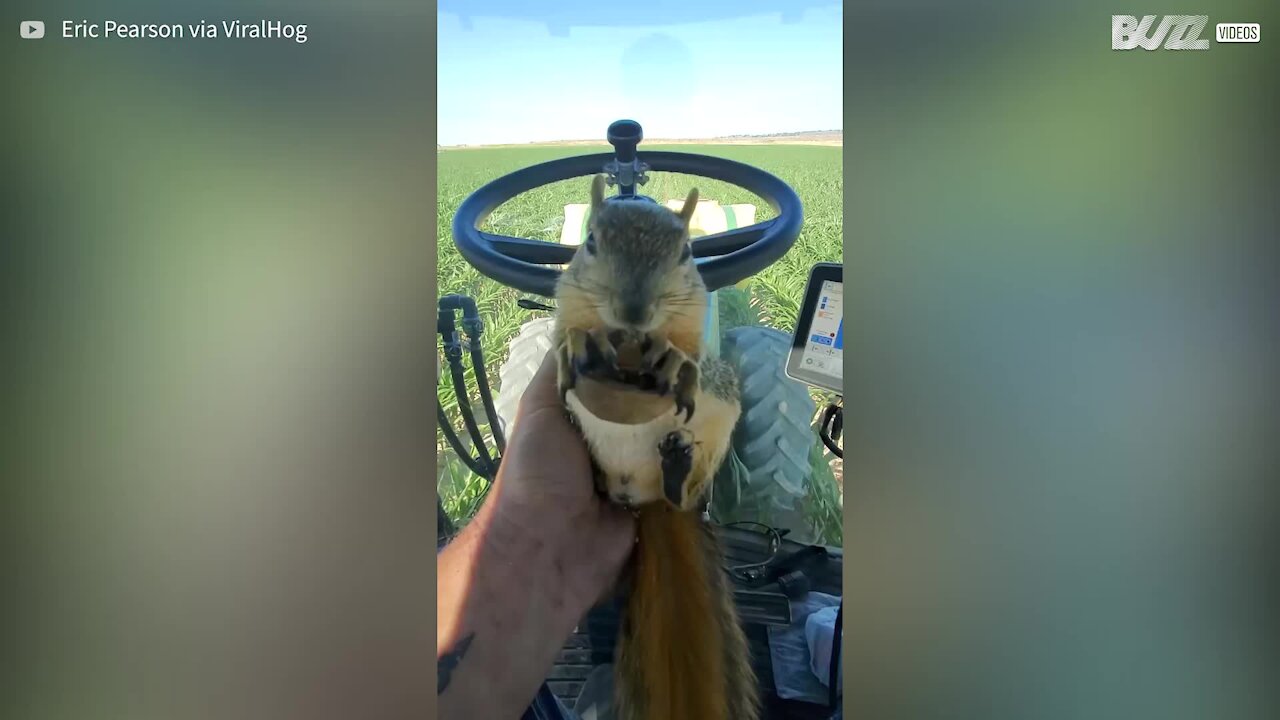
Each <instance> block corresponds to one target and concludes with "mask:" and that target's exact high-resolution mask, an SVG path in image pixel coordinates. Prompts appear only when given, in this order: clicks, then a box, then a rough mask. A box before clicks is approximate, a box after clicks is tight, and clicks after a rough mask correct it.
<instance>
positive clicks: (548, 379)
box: [517, 350, 562, 418]
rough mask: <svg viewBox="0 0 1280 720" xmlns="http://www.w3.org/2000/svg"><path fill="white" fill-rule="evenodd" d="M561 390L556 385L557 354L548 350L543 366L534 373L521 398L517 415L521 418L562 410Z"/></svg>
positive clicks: (543, 359)
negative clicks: (542, 411)
mask: <svg viewBox="0 0 1280 720" xmlns="http://www.w3.org/2000/svg"><path fill="white" fill-rule="evenodd" d="M561 408H562V405H561V403H560V389H559V387H557V384H556V354H555V351H554V350H548V351H547V354H546V355H545V356H544V357H543V358H542V365H540V366H538V371H537V372H536V373H534V375H533V379H532V380H530V381H529V386H528V387H527V388H525V391H524V395H523V396H522V397H521V398H520V409H519V410H518V411H517V415H518V416H519V417H521V418H523V417H525V416H527V415H530V414H532V413H534V412H538V411H540V410H547V409H553V410H560V409H561Z"/></svg>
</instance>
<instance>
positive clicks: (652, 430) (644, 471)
mask: <svg viewBox="0 0 1280 720" xmlns="http://www.w3.org/2000/svg"><path fill="white" fill-rule="evenodd" d="M699 401H700V403H699V406H698V408H697V409H695V411H694V414H693V419H692V420H691V421H689V423H688V424H686V423H685V421H684V418H685V416H684V413H683V412H682V413H680V414H679V415H677V414H676V413H675V408H674V406H673V407H672V408H671V409H670V410H667V411H665V412H660V413H658V415H657V416H656V417H654V418H653V419H652V420H648V421H647V422H640V423H618V422H611V421H608V420H602V419H601V418H600V417H599V416H597V415H596V414H594V413H592V412H591V411H590V410H588V409H587V407H586V406H585V405H584V404H583V402H582V400H581V399H580V398H579V397H578V395H577V392H576V391H575V390H569V391H568V393H566V395H565V404H566V405H567V406H568V408H569V411H570V412H571V413H573V415H574V417H575V418H577V420H578V426H579V427H580V428H581V430H582V435H583V437H584V438H585V439H586V441H587V444H588V445H589V446H590V447H591V454H592V456H593V457H594V458H595V460H596V463H597V465H599V467H600V469H601V470H602V471H603V472H604V474H605V481H606V483H605V484H606V489H607V490H608V492H609V494H610V495H612V496H614V497H615V498H616V497H617V496H618V495H619V494H623V493H625V494H626V495H628V496H630V499H631V502H633V503H634V504H636V505H640V504H644V503H648V502H653V501H656V500H659V499H661V498H663V497H664V493H663V487H662V459H661V457H660V456H659V454H658V444H659V443H660V442H662V439H663V438H665V437H666V436H667V435H668V434H669V433H671V432H672V431H673V430H678V429H680V428H685V429H687V430H688V431H689V432H691V433H692V434H693V439H694V441H695V442H697V441H698V439H699V438H700V437H703V436H705V435H707V434H709V433H716V432H717V431H720V432H721V433H722V432H723V431H721V430H720V429H719V427H718V426H719V425H722V424H723V423H722V422H721V423H717V422H716V421H715V420H713V419H712V418H714V417H715V416H716V414H717V413H715V412H713V411H712V410H713V408H711V407H708V405H720V404H722V403H723V401H721V400H718V399H716V398H713V397H710V396H708V395H707V394H706V393H702V394H701V395H700V397H699ZM716 409H717V410H718V409H719V408H716ZM720 415H721V416H722V417H723V415H724V413H723V412H722V413H720ZM707 440H709V441H710V442H711V443H712V444H715V445H718V444H720V443H719V442H718V441H717V439H714V438H707ZM624 480H625V482H624Z"/></svg>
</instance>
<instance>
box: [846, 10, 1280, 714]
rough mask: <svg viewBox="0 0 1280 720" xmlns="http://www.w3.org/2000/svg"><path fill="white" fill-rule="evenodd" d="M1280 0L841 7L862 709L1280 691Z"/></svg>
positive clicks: (852, 588)
mask: <svg viewBox="0 0 1280 720" xmlns="http://www.w3.org/2000/svg"><path fill="white" fill-rule="evenodd" d="M1276 9H1277V6H1276V4H1275V3H1271V2H1256V1H1254V2H1249V1H1245V2H1234V3H1227V2H1212V1H1206V2H1201V3H1191V4H1186V3H1181V4H1177V3H1174V4H1170V3H1154V2H1139V3H1136V4H1135V3H1110V4H1108V3H1101V2H1093V1H1089V2H1084V3H1057V4H1048V3H1009V2H1002V3H996V2H983V3H937V2H931V3H922V2H912V1H910V0H908V1H907V2H903V3H892V4H885V3H880V4H874V5H873V4H860V5H850V6H848V7H847V9H846V18H847V27H846V38H845V56H846V62H847V64H848V71H847V73H846V83H847V84H846V89H845V98H846V100H845V107H846V119H845V135H846V168H847V170H846V183H845V188H846V202H845V228H846V232H845V263H846V282H847V284H848V285H849V290H848V295H849V297H847V298H846V308H847V309H846V313H847V315H848V317H847V318H846V325H847V327H848V328H849V331H848V332H849V334H848V339H847V341H846V342H847V348H848V350H847V352H846V356H847V357H848V364H847V367H846V378H847V380H846V391H847V395H846V407H847V408H848V411H847V415H848V417H847V418H846V423H845V424H846V428H847V430H846V434H847V436H848V442H847V445H846V452H847V453H848V454H847V465H846V477H847V478H849V480H848V481H847V482H846V484H845V491H846V493H845V523H846V526H845V527H846V534H845V548H846V553H847V555H846V560H845V568H846V588H847V595H846V615H845V625H844V632H845V635H844V639H845V643H846V644H845V647H846V648H847V652H848V653H849V655H848V656H847V658H846V667H847V671H846V672H847V676H846V678H847V681H848V684H847V685H846V691H847V699H846V714H847V716H848V717H877V718H880V717H894V718H898V717H901V718H957V717H960V718H977V717H982V718H996V717H999V718H1037V719H1041V720H1056V719H1058V718H1090V719H1099V718H1164V719H1166V720H1168V719H1170V718H1210V717H1212V718H1262V717H1274V716H1275V713H1276V708H1277V705H1276V704H1275V703H1274V699H1275V697H1274V695H1273V694H1272V689H1273V687H1274V678H1275V675H1274V668H1275V667H1277V665H1275V664H1274V663H1275V660H1276V654H1275V651H1276V648H1275V646H1274V644H1273V643H1271V642H1270V640H1269V638H1271V637H1273V635H1271V634H1270V632H1271V630H1272V629H1273V627H1274V620H1275V615H1274V609H1275V608H1276V607H1278V606H1280V605H1278V604H1277V603H1276V599H1275V598H1274V596H1273V595H1270V594H1269V592H1267V590H1268V588H1269V586H1268V585H1267V584H1266V578H1267V577H1268V576H1269V575H1271V574H1272V573H1273V571H1272V570H1271V568H1273V567H1274V566H1275V555H1274V550H1272V549H1270V547H1269V545H1268V543H1267V542H1266V539H1267V538H1269V537H1271V532H1270V529H1271V528H1273V527H1274V526H1275V525H1274V523H1275V516H1274V513H1272V512H1271V511H1272V509H1273V508H1274V507H1275V505H1274V503H1272V502H1271V501H1272V500H1273V499H1274V491H1275V488H1276V483H1275V480H1276V479H1277V475H1276V468H1277V465H1276V464H1275V462H1274V459H1275V447H1274V445H1275V443H1274V441H1275V438H1276V437H1278V436H1280V432H1278V431H1280V423H1277V417H1276V414H1277V411H1276V405H1275V404H1274V402H1273V400H1272V398H1274V397H1275V396H1276V393H1275V392H1274V391H1275V390H1276V389H1277V376H1276V374H1277V368H1278V367H1280V362H1277V357H1278V356H1277V353H1276V349H1277V333H1278V332H1280V322H1277V310H1278V309H1280V303H1278V302H1277V278H1276V275H1275V269H1276V268H1277V267H1280V263H1276V259H1277V257H1276V256H1277V252H1276V251H1277V247H1276V243H1277V238H1278V237H1280V234H1278V233H1277V227H1276V217H1277V216H1276V212H1275V208H1276V197H1277V187H1278V186H1277V177H1276V164H1275V161H1276V157H1277V153H1276V149H1277V128H1280V114H1278V112H1277V111H1278V106H1277V95H1276V91H1277V88H1278V87H1280V82H1278V80H1280V77H1278V76H1277V72H1276V71H1277V69H1278V66H1277V59H1278V58H1277V53H1276V47H1277V45H1276V42H1275V40H1276V38H1275V33H1276V32H1277V30H1278V29H1280V26H1278V25H1277V24H1276V20H1277V19H1278V18H1277V13H1276ZM1121 13H1123V14H1135V15H1143V14H1147V13H1150V14H1159V15H1163V14H1173V13H1201V14H1208V15H1209V16H1210V20H1209V24H1208V26H1207V28H1206V35H1205V36H1206V37H1212V33H1213V30H1214V25H1215V24H1216V23H1218V22H1257V23H1260V24H1261V26H1262V42H1261V43H1259V44H1256V45H1219V44H1216V43H1215V44H1213V46H1212V47H1211V49H1210V50H1209V51H1206V52H1171V51H1165V50H1159V51H1153V52H1146V51H1141V50H1139V51H1128V52H1124V51H1119V52H1118V51H1113V50H1111V49H1110V40H1111V38H1110V27H1109V26H1110V16H1111V15H1112V14H1121ZM1268 668H1271V670H1268Z"/></svg>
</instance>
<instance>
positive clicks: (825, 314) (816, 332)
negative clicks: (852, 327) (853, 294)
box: [798, 280, 844, 386]
mask: <svg viewBox="0 0 1280 720" xmlns="http://www.w3.org/2000/svg"><path fill="white" fill-rule="evenodd" d="M843 296H844V284H843V283H838V282H833V281H831V280H823V281H822V288H821V289H820V290H819V294H818V300H817V305H815V306H814V309H813V321H812V322H810V323H809V328H808V337H807V338H806V340H805V344H804V350H803V352H802V353H801V356H800V367H799V368H798V369H800V370H803V371H805V372H808V373H816V374H819V375H825V376H827V377H829V378H832V379H833V380H835V381H836V385H837V386H838V385H840V384H841V382H842V381H843V380H844V312H843V300H844V297H843Z"/></svg>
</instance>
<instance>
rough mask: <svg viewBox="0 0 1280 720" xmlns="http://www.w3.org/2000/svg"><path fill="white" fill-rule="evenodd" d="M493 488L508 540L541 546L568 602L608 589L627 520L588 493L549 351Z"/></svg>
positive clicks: (584, 463)
mask: <svg viewBox="0 0 1280 720" xmlns="http://www.w3.org/2000/svg"><path fill="white" fill-rule="evenodd" d="M494 491H495V493H496V494H497V497H496V498H495V502H496V503H497V505H496V509H495V514H496V515H497V516H498V517H500V518H502V521H503V522H502V524H504V525H506V526H508V528H509V529H510V530H511V532H510V533H506V534H507V535H508V537H509V539H510V541H511V542H527V543H541V544H544V546H545V548H546V552H548V553H550V555H551V557H552V560H553V565H554V567H555V568H556V569H557V571H559V572H562V573H563V577H562V578H561V579H562V581H563V582H564V583H565V584H566V589H568V590H569V592H570V594H571V595H573V596H575V599H581V598H586V600H585V602H586V607H589V606H590V604H592V603H594V602H595V601H596V600H597V599H599V598H601V597H602V596H603V595H604V594H605V593H606V592H607V591H608V590H610V589H611V588H612V587H613V585H614V583H615V581H616V580H617V578H618V575H619V573H620V572H621V570H622V567H623V565H624V564H625V562H626V560H627V558H628V557H629V556H630V554H631V549H632V547H633V545H634V542H635V521H634V518H632V516H631V514H630V513H628V512H626V511H625V510H623V509H621V508H619V507H617V506H615V505H612V504H610V503H609V502H607V501H606V500H604V499H603V498H601V497H600V496H599V495H597V494H596V492H595V487H594V482H593V479H592V470H591V460H590V456H589V455H588V452H587V446H586V442H585V441H584V440H583V439H582V436H581V434H580V433H579V432H578V430H577V429H576V428H574V427H573V425H571V424H570V423H569V419H568V415H567V412H566V410H565V408H564V406H563V405H562V404H561V401H560V395H559V391H558V390H557V388H556V361H555V355H554V353H548V354H547V356H546V358H544V359H543V361H542V365H541V366H540V367H539V368H538V372H537V373H536V374H535V375H534V377H533V380H532V381H531V382H530V383H529V387H528V388H527V389H526V390H525V393H524V396H523V397H522V398H521V399H520V407H519V409H518V410H517V415H516V422H515V424H514V430H513V432H512V435H511V437H510V438H508V442H507V448H506V453H505V454H504V455H503V457H502V465H501V467H500V468H499V470H498V476H497V479H496V484H495V487H494ZM584 609H585V608H584Z"/></svg>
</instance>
